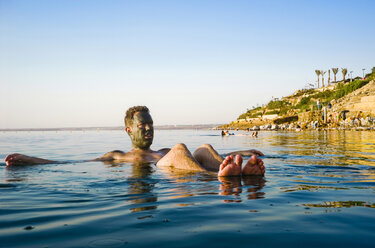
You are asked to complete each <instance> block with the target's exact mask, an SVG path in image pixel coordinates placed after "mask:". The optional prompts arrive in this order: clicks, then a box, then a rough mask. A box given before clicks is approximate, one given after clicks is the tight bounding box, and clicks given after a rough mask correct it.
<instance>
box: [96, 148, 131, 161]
mask: <svg viewBox="0 0 375 248" xmlns="http://www.w3.org/2000/svg"><path fill="white" fill-rule="evenodd" d="M125 154H126V153H125V152H123V151H120V150H114V151H111V152H107V153H106V154H104V155H103V156H101V157H100V158H96V159H93V160H91V161H112V160H121V159H123V158H124V155H125Z"/></svg>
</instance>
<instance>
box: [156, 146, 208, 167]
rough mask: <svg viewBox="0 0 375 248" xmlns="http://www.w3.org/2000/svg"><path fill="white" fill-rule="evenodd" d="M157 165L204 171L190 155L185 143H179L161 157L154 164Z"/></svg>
mask: <svg viewBox="0 0 375 248" xmlns="http://www.w3.org/2000/svg"><path fill="white" fill-rule="evenodd" d="M156 166H158V167H172V168H176V169H183V170H190V171H205V170H204V169H203V168H202V167H201V166H200V165H199V163H198V161H197V160H195V158H194V157H193V155H191V153H190V151H189V150H188V149H187V147H186V145H184V144H182V143H180V144H177V145H175V146H174V147H172V149H171V150H170V151H169V152H168V153H167V154H166V155H165V156H164V157H162V158H161V159H160V160H159V161H158V162H157V164H156Z"/></svg>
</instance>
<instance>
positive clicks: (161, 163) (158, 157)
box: [5, 106, 265, 176]
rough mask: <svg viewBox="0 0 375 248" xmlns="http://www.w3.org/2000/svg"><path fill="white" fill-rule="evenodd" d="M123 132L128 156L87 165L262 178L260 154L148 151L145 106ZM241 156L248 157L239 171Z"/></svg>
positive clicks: (27, 160) (25, 161) (17, 158)
mask: <svg viewBox="0 0 375 248" xmlns="http://www.w3.org/2000/svg"><path fill="white" fill-rule="evenodd" d="M125 131H126V132H127V134H128V135H129V137H130V139H131V142H132V149H131V150H130V151H129V152H122V151H119V150H115V151H112V152H108V153H106V154H104V155H103V156H101V157H100V158H97V159H93V160H87V161H115V162H138V163H149V162H157V163H156V166H158V167H172V168H176V169H184V170H190V171H216V172H218V176H240V175H264V173H265V168H264V165H263V161H262V160H261V159H259V158H258V157H257V155H260V156H263V153H261V152H259V151H257V150H245V151H237V152H232V153H229V154H227V156H226V157H225V159H224V158H223V157H221V156H220V155H219V154H218V153H217V152H216V151H215V150H214V149H213V147H212V146H211V145H209V144H204V145H202V146H200V147H198V148H197V150H195V152H194V154H193V155H192V154H191V153H190V151H189V150H188V149H187V148H186V146H185V145H184V144H182V143H180V144H177V145H175V146H174V147H173V148H172V149H169V148H164V149H160V150H158V151H153V150H151V149H150V146H151V144H152V141H153V138H154V127H153V120H152V117H151V115H150V113H149V110H148V108H147V107H145V106H134V107H131V108H129V109H128V110H127V111H126V116H125ZM242 156H252V157H251V158H250V159H249V160H248V161H247V163H246V164H245V165H244V167H243V168H241V166H242V162H243V158H242ZM5 162H6V164H7V166H13V165H35V164H52V163H69V162H71V161H54V160H48V159H44V158H37V157H30V156H27V155H23V154H18V153H14V154H10V155H8V156H7V157H6V158H5Z"/></svg>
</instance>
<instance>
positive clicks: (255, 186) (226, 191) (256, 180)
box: [218, 176, 266, 203]
mask: <svg viewBox="0 0 375 248" xmlns="http://www.w3.org/2000/svg"><path fill="white" fill-rule="evenodd" d="M218 179H219V181H220V182H221V185H220V191H221V192H220V195H225V196H227V195H233V196H237V197H235V199H225V200H223V201H224V202H227V203H228V202H241V201H242V200H241V198H240V196H241V194H242V193H243V189H245V190H246V192H245V195H247V199H262V198H264V196H265V193H264V192H262V191H261V190H262V189H263V187H264V185H265V183H266V180H265V179H264V178H263V177H260V176H245V177H242V178H241V177H219V178H218ZM243 185H244V186H243Z"/></svg>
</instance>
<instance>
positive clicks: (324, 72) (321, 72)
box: [320, 70, 326, 87]
mask: <svg viewBox="0 0 375 248" xmlns="http://www.w3.org/2000/svg"><path fill="white" fill-rule="evenodd" d="M324 74H326V71H323V70H321V71H320V75H322V87H324Z"/></svg>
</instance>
